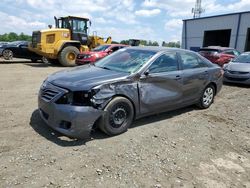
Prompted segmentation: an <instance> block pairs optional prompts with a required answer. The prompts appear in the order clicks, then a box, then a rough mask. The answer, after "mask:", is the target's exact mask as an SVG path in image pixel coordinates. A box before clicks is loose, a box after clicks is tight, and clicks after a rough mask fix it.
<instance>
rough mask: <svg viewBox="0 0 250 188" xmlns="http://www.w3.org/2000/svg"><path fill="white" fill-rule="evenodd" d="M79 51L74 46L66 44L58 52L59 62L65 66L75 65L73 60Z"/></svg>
mask: <svg viewBox="0 0 250 188" xmlns="http://www.w3.org/2000/svg"><path fill="white" fill-rule="evenodd" d="M79 53H80V51H79V50H78V49H77V48H76V47H74V46H67V47H65V48H64V49H63V50H62V51H61V52H60V54H59V57H58V59H59V62H60V63H61V64H62V65H63V66H65V67H72V66H75V65H76V64H75V60H76V56H77V54H79Z"/></svg>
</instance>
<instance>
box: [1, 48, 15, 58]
mask: <svg viewBox="0 0 250 188" xmlns="http://www.w3.org/2000/svg"><path fill="white" fill-rule="evenodd" d="M3 58H4V59H5V60H11V59H13V52H12V51H11V50H8V49H6V50H4V51H3Z"/></svg>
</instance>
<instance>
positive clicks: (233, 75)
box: [223, 52, 250, 85]
mask: <svg viewBox="0 0 250 188" xmlns="http://www.w3.org/2000/svg"><path fill="white" fill-rule="evenodd" d="M223 69H224V71H225V73H224V82H232V83H241V84H248V85H250V52H245V53H242V54H241V55H240V56H238V57H237V58H235V59H234V60H232V61H231V62H230V63H228V64H225V65H224V67H223Z"/></svg>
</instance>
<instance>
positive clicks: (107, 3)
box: [0, 0, 250, 42]
mask: <svg viewBox="0 0 250 188" xmlns="http://www.w3.org/2000/svg"><path fill="white" fill-rule="evenodd" d="M194 5H195V0H1V1H0V23H1V26H0V34H3V33H8V32H16V33H21V32H24V33H25V34H31V33H32V31H33V30H40V29H44V28H47V26H48V24H54V19H53V17H54V16H57V17H59V16H66V15H75V16H83V17H88V18H90V19H91V20H92V27H91V32H93V31H97V33H98V35H100V36H103V37H107V36H112V38H113V40H116V41H120V40H122V39H129V38H138V39H147V40H153V41H155V40H156V41H163V40H164V41H167V42H169V41H178V40H181V30H182V20H183V19H188V18H192V13H191V9H192V7H194ZM202 6H203V8H205V9H206V10H205V13H203V14H202V16H210V15H217V14H224V13H231V12H239V11H248V10H249V11H250V0H202Z"/></svg>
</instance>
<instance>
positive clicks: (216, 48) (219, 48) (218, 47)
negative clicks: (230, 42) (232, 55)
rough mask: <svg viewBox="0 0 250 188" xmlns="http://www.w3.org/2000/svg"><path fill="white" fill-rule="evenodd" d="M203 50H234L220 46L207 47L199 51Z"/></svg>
mask: <svg viewBox="0 0 250 188" xmlns="http://www.w3.org/2000/svg"><path fill="white" fill-rule="evenodd" d="M204 49H211V50H221V51H224V50H234V48H230V47H222V46H208V47H203V48H201V49H200V50H204Z"/></svg>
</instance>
